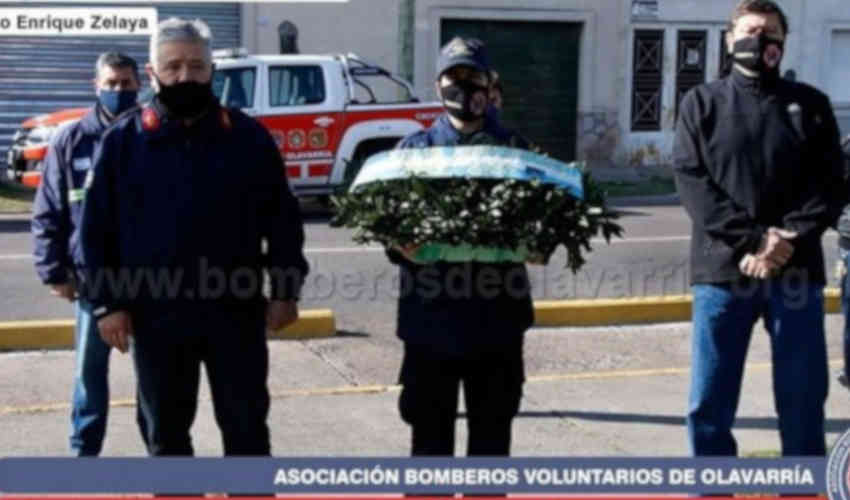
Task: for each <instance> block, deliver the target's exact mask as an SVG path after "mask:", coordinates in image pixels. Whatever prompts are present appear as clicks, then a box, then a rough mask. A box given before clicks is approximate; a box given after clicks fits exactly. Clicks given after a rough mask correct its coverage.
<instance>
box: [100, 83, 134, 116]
mask: <svg viewBox="0 0 850 500" xmlns="http://www.w3.org/2000/svg"><path fill="white" fill-rule="evenodd" d="M138 94H139V93H138V92H136V91H135V90H106V89H100V94H99V95H98V96H97V100H98V102H100V105H101V106H103V109H105V110H106V111H108V112H109V114H111V115H112V116H118V115H120V114H121V113H123V112H124V111H127V110H128V109H130V108H132V107H133V106H135V105H136V98H137V97H138Z"/></svg>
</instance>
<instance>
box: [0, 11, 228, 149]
mask: <svg viewBox="0 0 850 500" xmlns="http://www.w3.org/2000/svg"><path fill="white" fill-rule="evenodd" d="M107 5H108V4H107ZM151 5H152V4H151V3H145V4H141V3H139V4H134V3H128V4H121V7H150V6H151ZM20 6H21V3H20V2H0V7H20ZM55 6H61V7H63V8H68V7H69V6H68V4H59V5H57V4H51V3H35V2H33V3H28V4H27V7H55ZM74 6H97V7H103V6H104V4H75V5H74ZM153 6H155V7H156V8H157V15H158V17H159V19H160V20H162V19H166V18H168V17H172V16H176V17H182V18H191V19H194V18H199V19H203V20H204V21H205V22H206V23H207V24H209V25H210V29H211V30H212V33H213V46H214V47H216V48H219V47H238V46H240V45H241V43H240V41H241V37H240V33H241V27H240V25H241V22H240V5H239V4H238V3H235V2H229V3H208V4H198V3H162V4H156V3H154V4H153ZM148 42H149V38H148V37H147V36H126V37H123V36H122V37H0V47H2V50H0V162H5V160H6V150H7V149H8V147H9V145H10V143H11V139H12V135H13V134H14V133H15V131H16V130H17V129H18V127H19V126H20V124H21V122H22V121H24V120H25V119H27V118H30V117H32V116H35V115H39V114H42V113H51V112H53V111H57V110H59V109H64V108H72V107H84V106H89V105H91V103H92V102H93V100H94V92H93V89H92V78H93V77H94V63H95V61H96V60H97V56H98V55H99V54H101V53H103V52H107V51H110V50H118V51H121V52H124V53H126V54H128V55H129V56H131V57H133V58H135V59H136V61H137V62H138V63H139V66H140V69H141V67H142V66H143V65H144V63H146V62H147V58H148ZM143 77H144V75H143Z"/></svg>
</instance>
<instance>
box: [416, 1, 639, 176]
mask: <svg viewBox="0 0 850 500" xmlns="http://www.w3.org/2000/svg"><path fill="white" fill-rule="evenodd" d="M415 13H416V20H415V30H414V31H415V54H416V57H415V69H414V75H415V78H414V80H415V81H414V83H415V86H416V88H417V91H418V92H419V93H420V94H421V95H424V96H427V97H428V98H432V97H434V89H433V81H434V73H435V65H436V55H437V52H438V50H439V44H440V32H439V29H440V24H441V22H440V21H441V19H443V18H470V19H488V20H502V21H531V22H533V21H564V22H581V23H583V24H584V29H583V31H582V39H581V47H580V62H579V85H578V86H579V99H578V116H579V124H578V125H579V128H578V130H579V137H578V138H577V139H578V140H577V150H578V155H579V158H588V157H591V158H592V159H596V158H604V157H607V156H609V154H608V153H609V150H610V149H611V147H612V146H611V145H613V144H616V143H617V142H618V141H619V131H618V130H617V127H616V120H615V119H614V117H616V115H617V111H618V110H617V106H616V103H618V102H619V101H620V97H621V96H620V94H621V92H622V91H623V82H622V75H621V74H619V73H618V72H617V71H616V68H617V67H618V65H617V64H616V63H615V62H614V61H615V60H616V59H617V58H620V57H621V54H622V52H623V46H624V43H625V40H626V39H625V36H626V30H625V27H624V26H623V23H622V19H623V15H624V13H623V11H622V3H621V2H620V0H526V1H523V2H516V1H514V0H454V1H452V0H416V9H415ZM612 59H613V60H612ZM520 128H521V126H520Z"/></svg>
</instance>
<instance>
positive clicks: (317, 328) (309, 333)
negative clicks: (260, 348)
mask: <svg viewBox="0 0 850 500" xmlns="http://www.w3.org/2000/svg"><path fill="white" fill-rule="evenodd" d="M335 334H336V321H335V320H334V314H333V311H331V310H330V309H312V310H306V311H300V312H299V318H298V321H296V322H295V323H294V324H292V325H290V326H288V327H287V328H284V329H282V330H278V331H275V332H271V333H270V334H269V338H271V339H280V340H291V339H308V338H320V337H332V336H333V335H335ZM73 346H74V320H72V319H57V320H47V321H6V322H0V350H25V349H62V348H71V347H73Z"/></svg>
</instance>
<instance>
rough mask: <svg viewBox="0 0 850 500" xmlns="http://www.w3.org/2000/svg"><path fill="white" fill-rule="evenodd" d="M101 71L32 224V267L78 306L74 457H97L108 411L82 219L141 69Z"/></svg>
mask: <svg viewBox="0 0 850 500" xmlns="http://www.w3.org/2000/svg"><path fill="white" fill-rule="evenodd" d="M96 71H97V76H96V78H95V89H96V92H97V103H96V104H95V106H94V107H92V108H91V109H90V110H89V112H88V113H86V115H85V116H83V118H82V119H81V120H80V121H78V122H76V123H74V124H72V125H69V126H67V127H64V128H62V129H60V130H59V131H58V132H57V133H56V135H55V136H54V137H53V138H52V140H51V141H50V144H49V146H48V149H47V157H46V159H45V163H44V170H43V175H42V184H41V186H40V188H39V190H38V193H37V194H36V198H35V204H34V206H33V217H32V232H33V239H34V245H35V250H34V254H35V267H36V271H37V272H38V275H39V277H40V278H41V281H42V282H43V283H44V284H45V285H47V286H48V287H50V292H51V294H53V295H55V296H57V297H62V298H64V299H67V300H70V301H76V315H77V321H76V329H75V335H74V345H75V348H76V360H75V364H76V368H75V370H74V393H73V401H72V404H71V449H72V450H73V451H74V452H75V453H77V454H78V455H97V454H98V453H100V449H101V446H102V444H103V437H104V434H105V433H106V416H107V413H108V409H109V386H108V383H107V372H108V368H109V364H108V363H109V346H108V345H107V344H106V343H105V342H103V340H101V338H100V336H99V335H98V331H97V325H96V324H95V322H94V321H93V319H92V307H91V304H90V303H89V302H88V301H87V300H85V298H82V297H79V298H78V296H77V289H78V287H79V285H80V279H81V278H82V276H81V273H79V272H78V271H79V270H81V268H82V265H83V262H82V254H81V250H80V238H79V228H80V217H81V214H82V206H83V199H84V198H85V194H86V188H87V187H88V183H89V182H90V180H91V179H90V175H91V165H92V156H93V155H94V151H95V149H96V148H97V147H98V144H99V143H100V139H101V136H102V134H103V131H104V130H106V128H107V126H109V124H110V123H112V122H113V121H114V120H115V119H116V118H117V117H118V115H119V114H121V113H122V112H124V111H126V110H127V109H129V108H130V107H132V106H134V105H135V104H136V93H137V91H138V89H139V74H138V68H137V66H136V62H135V61H134V60H133V59H131V58H129V57H127V56H126V55H123V54H118V53H115V52H110V53H106V54H103V55H101V56H100V57H99V58H98V60H97V64H96Z"/></svg>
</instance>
